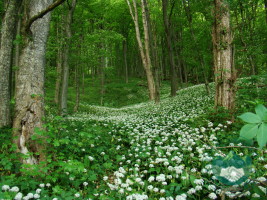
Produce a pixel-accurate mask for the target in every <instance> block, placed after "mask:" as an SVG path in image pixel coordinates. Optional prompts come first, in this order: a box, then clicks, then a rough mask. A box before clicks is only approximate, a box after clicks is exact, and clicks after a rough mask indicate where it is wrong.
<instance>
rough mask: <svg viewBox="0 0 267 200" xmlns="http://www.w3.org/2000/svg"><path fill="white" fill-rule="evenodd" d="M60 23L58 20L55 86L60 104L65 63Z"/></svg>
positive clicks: (57, 102) (56, 101) (56, 98)
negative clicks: (63, 64) (63, 65)
mask: <svg viewBox="0 0 267 200" xmlns="http://www.w3.org/2000/svg"><path fill="white" fill-rule="evenodd" d="M60 23H62V22H61V21H58V23H57V40H58V41H59V46H58V49H57V61H56V65H57V79H56V88H55V98H54V101H55V103H56V104H57V105H58V104H59V101H60V85H61V79H62V63H63V55H62V54H63V52H62V51H63V44H62V43H63V41H62V38H61V37H62V34H61V31H60V29H61V28H60Z"/></svg>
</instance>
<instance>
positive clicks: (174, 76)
mask: <svg viewBox="0 0 267 200" xmlns="http://www.w3.org/2000/svg"><path fill="white" fill-rule="evenodd" d="M162 12H163V22H164V28H165V35H166V41H167V47H168V55H169V62H170V67H171V70H170V75H171V96H176V91H177V84H178V83H177V72H176V66H175V60H174V52H173V46H172V38H171V30H170V28H171V25H170V22H169V19H170V16H168V14H167V12H168V0H162ZM171 13H172V12H171Z"/></svg>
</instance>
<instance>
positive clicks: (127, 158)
mask: <svg viewBox="0 0 267 200" xmlns="http://www.w3.org/2000/svg"><path fill="white" fill-rule="evenodd" d="M86 106H87V107H88V109H87V110H88V112H87V113H79V114H76V115H74V116H71V117H69V118H68V119H66V120H64V123H62V122H61V123H59V122H60V120H62V119H59V120H58V121H57V120H56V119H55V120H56V121H55V122H54V123H55V124H57V128H53V126H52V125H51V127H50V128H49V127H48V130H50V132H51V135H50V136H51V137H52V138H51V141H50V142H49V143H50V145H51V147H53V149H54V150H53V152H52V151H51V160H52V161H51V164H48V167H47V168H48V169H47V171H51V172H52V173H53V174H54V175H52V174H50V175H47V174H46V175H45V176H44V177H42V176H40V175H39V176H40V180H42V182H43V183H40V184H39V183H38V181H36V182H35V183H34V184H35V187H34V186H32V188H31V189H30V190H29V188H27V187H24V188H22V189H21V190H23V191H22V193H19V189H18V188H15V189H16V191H14V192H15V193H14V194H13V196H14V197H15V196H16V195H17V196H18V198H15V199H31V198H35V197H36V198H37V199H38V198H39V199H54V200H56V199H103V200H108V199H110V200H112V199H113V200H118V199H126V200H134V199H136V200H145V199H148V200H154V199H159V200H173V199H175V200H183V199H221V198H226V199H230V198H233V199H241V198H242V199H258V198H262V197H265V196H266V178H265V177H266V175H267V174H266V171H267V163H266V159H267V156H266V152H264V151H262V150H256V149H248V148H238V147H237V148H234V147H233V148H217V147H219V146H220V147H223V146H242V144H241V143H240V142H236V143H235V144H234V142H235V139H234V138H238V132H236V131H234V130H235V129H234V128H233V127H232V126H233V125H232V123H231V122H230V121H227V120H222V121H220V122H218V121H212V120H211V119H212V117H210V116H207V111H208V110H209V109H210V108H212V107H213V97H212V95H207V93H206V91H205V88H204V86H203V85H198V86H193V87H190V88H186V89H183V90H180V91H179V92H178V93H177V97H175V98H164V99H162V101H161V103H160V104H158V105H155V104H154V103H152V102H149V103H142V104H137V105H134V106H128V107H123V108H118V109H115V108H106V107H97V106H88V105H86ZM48 132H49V131H48ZM54 132H56V133H58V134H57V135H56V136H55V134H54ZM52 135H53V136H52ZM230 150H234V151H235V152H236V153H237V154H238V155H240V156H244V155H247V156H250V157H252V159H253V166H251V169H250V170H251V171H250V172H251V174H250V178H249V179H248V180H247V181H246V182H245V183H242V185H241V186H231V187H229V186H226V185H223V184H222V183H220V182H219V181H218V180H217V179H216V177H215V176H214V174H213V170H212V168H213V166H212V164H211V161H212V160H213V159H214V158H215V157H217V156H225V155H226V154H228V152H229V151H230ZM38 170H40V169H37V171H38ZM48 174H49V173H48ZM30 175H31V174H30ZM34 184H33V185H34ZM13 185H14V183H12V184H9V185H7V184H5V185H4V182H3V184H2V194H3V193H8V192H9V193H10V192H13V191H10V190H15V189H14V188H13V189H12V187H11V186H13ZM47 185H48V186H47ZM22 186H23V184H22ZM13 187H15V186H13ZM27 192H28V194H27ZM23 194H24V195H23ZM34 195H35V197H34ZM11 196H12V195H11ZM0 197H1V196H0ZM0 199H1V198H0Z"/></svg>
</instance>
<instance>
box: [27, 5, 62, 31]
mask: <svg viewBox="0 0 267 200" xmlns="http://www.w3.org/2000/svg"><path fill="white" fill-rule="evenodd" d="M64 1H66V0H57V1H55V2H54V3H52V4H51V5H50V6H48V7H47V8H46V9H45V10H42V11H41V12H39V13H38V14H36V15H34V16H33V17H32V18H30V19H29V21H28V22H27V23H26V25H25V29H24V30H25V33H29V32H30V28H31V25H32V24H33V22H35V21H36V20H37V19H39V18H42V17H43V16H45V15H46V14H47V13H49V12H50V11H52V10H54V9H55V8H56V7H58V6H59V5H60V4H62V3H63V2H64Z"/></svg>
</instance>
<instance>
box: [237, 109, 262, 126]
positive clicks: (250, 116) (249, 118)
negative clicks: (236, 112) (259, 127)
mask: <svg viewBox="0 0 267 200" xmlns="http://www.w3.org/2000/svg"><path fill="white" fill-rule="evenodd" d="M238 117H239V118H240V119H242V120H243V121H244V122H247V123H261V121H262V120H261V118H260V117H259V116H258V115H256V114H254V113H251V112H247V113H244V114H242V115H240V116H238Z"/></svg>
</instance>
